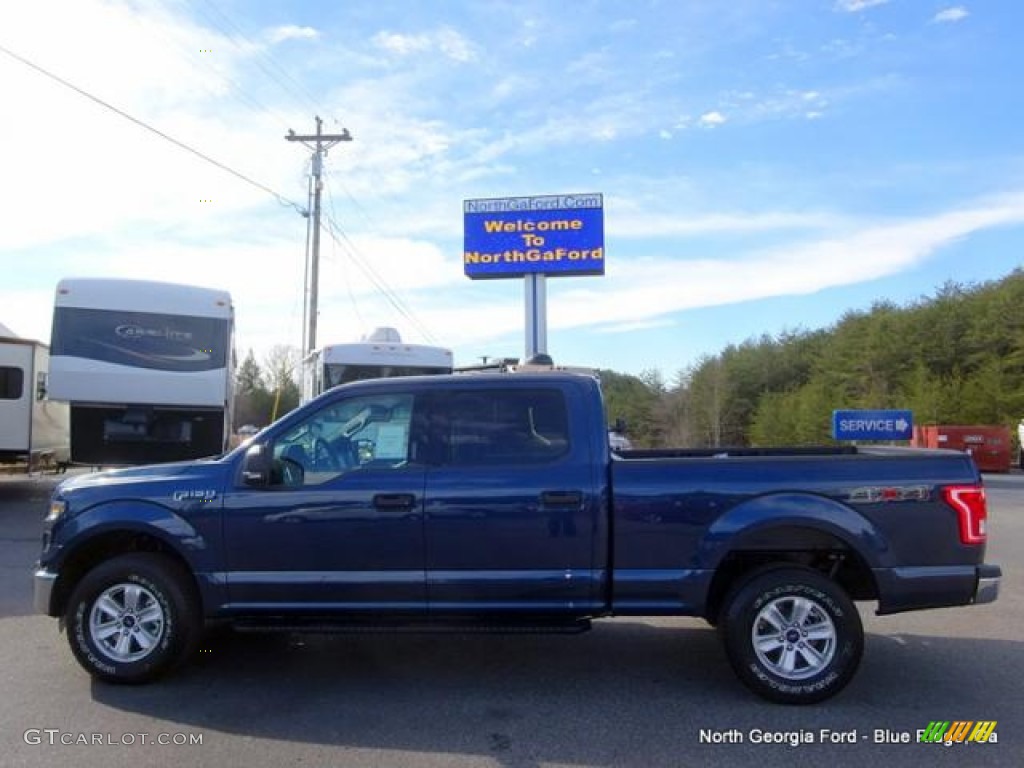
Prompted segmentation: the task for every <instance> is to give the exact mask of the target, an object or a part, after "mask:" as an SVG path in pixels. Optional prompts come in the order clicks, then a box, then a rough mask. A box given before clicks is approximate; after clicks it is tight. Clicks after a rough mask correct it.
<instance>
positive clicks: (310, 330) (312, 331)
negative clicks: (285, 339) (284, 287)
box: [284, 116, 352, 355]
mask: <svg viewBox="0 0 1024 768" xmlns="http://www.w3.org/2000/svg"><path fill="white" fill-rule="evenodd" d="M323 122H324V121H323V120H321V119H320V117H319V116H317V117H316V134H315V135H313V136H299V135H298V134H296V133H295V131H293V130H291V129H289V130H288V135H287V136H285V137H284V138H285V140H286V141H301V142H302V143H303V145H305V146H306V147H308V148H309V149H311V150H313V174H312V185H313V218H312V220H311V221H310V223H309V226H310V227H312V232H313V237H312V241H313V245H312V249H311V251H310V253H309V254H308V257H307V258H308V264H307V270H306V276H307V279H308V281H309V282H308V284H307V285H306V296H307V297H308V298H307V301H306V307H307V310H306V311H307V312H308V317H307V318H306V333H305V349H303V350H302V352H303V355H307V354H309V353H310V352H312V351H313V350H314V349H316V316H317V311H318V309H317V296H318V295H319V292H320V192H321V190H323V188H324V184H323V181H321V179H320V172H321V170H322V169H323V158H324V157H325V156H326V155H327V150H328V149H330V148H331V147H333V146H334V145H335V144H337V143H338V142H341V141H352V136H351V134H349V132H348V129H347V128H343V129H342V130H341V133H335V134H327V133H324V132H323ZM308 240H309V238H307V241H308Z"/></svg>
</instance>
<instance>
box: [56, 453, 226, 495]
mask: <svg viewBox="0 0 1024 768" xmlns="http://www.w3.org/2000/svg"><path fill="white" fill-rule="evenodd" d="M230 466H231V465H230V463H229V462H225V461H222V460H218V459H209V460H201V461H182V462H175V463H172V464H150V465H146V466H142V467H127V468H125V469H111V470H106V471H103V472H91V473H88V474H84V475H78V476H76V477H71V478H68V479H67V480H65V481H64V482H63V483H61V484H60V485H58V486H57V488H56V490H55V491H54V497H55V498H64V499H69V500H71V499H81V500H87V501H88V502H91V501H94V500H96V501H98V500H101V499H102V500H111V499H125V498H132V499H153V500H156V499H163V498H166V497H167V496H172V497H173V496H177V497H178V498H179V499H182V498H185V495H188V494H192V493H207V494H208V493H210V492H216V493H217V494H219V492H220V490H221V489H222V488H223V487H224V479H225V476H226V474H227V472H228V471H229V468H230Z"/></svg>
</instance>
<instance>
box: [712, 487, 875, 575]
mask: <svg viewBox="0 0 1024 768" xmlns="http://www.w3.org/2000/svg"><path fill="white" fill-rule="evenodd" d="M786 529H792V530H801V531H806V532H807V534H808V536H809V538H808V539H807V540H813V534H814V532H820V533H825V534H830V535H831V536H834V537H835V538H837V539H839V540H840V541H842V542H843V543H844V544H846V545H847V546H848V547H849V548H850V549H852V550H854V551H855V552H856V553H857V554H858V555H859V556H860V557H861V558H862V559H863V560H864V562H865V563H866V564H867V565H868V567H870V568H876V567H878V566H879V565H880V562H881V560H883V559H884V556H885V553H886V552H887V551H888V549H889V543H888V541H887V540H886V538H885V536H884V535H883V534H882V532H881V531H880V530H879V529H878V528H877V527H876V526H875V525H874V524H873V523H872V522H871V521H870V520H868V519H867V518H866V517H864V516H863V515H861V514H860V513H859V512H857V511H856V510H854V509H851V508H850V507H848V506H846V505H844V504H841V503H840V502H838V501H835V500H834V499H830V498H828V497H826V496H819V495H816V494H812V493H778V494H767V495H764V496H758V497H756V498H753V499H749V500H747V501H744V502H741V503H740V504H737V505H736V506H735V507H733V508H732V509H730V510H729V511H728V512H726V513H725V514H723V515H722V516H721V517H719V518H717V519H716V520H715V521H714V522H713V523H712V524H711V525H710V526H709V527H708V529H707V530H706V531H705V532H704V536H703V537H702V538H701V540H700V542H699V545H698V553H697V559H698V562H699V563H700V567H701V568H706V569H709V570H711V571H714V570H715V569H716V568H717V567H718V566H719V565H720V564H721V562H722V560H724V559H725V557H726V556H727V555H728V554H729V553H730V552H734V551H738V550H744V549H759V548H761V549H779V548H780V546H779V545H780V544H782V545H784V544H785V538H784V534H783V538H781V539H780V537H779V534H780V533H781V532H784V531H785V530H786ZM793 544H794V545H797V546H799V545H800V542H799V541H797V540H796V538H794V541H793ZM782 548H784V547H782Z"/></svg>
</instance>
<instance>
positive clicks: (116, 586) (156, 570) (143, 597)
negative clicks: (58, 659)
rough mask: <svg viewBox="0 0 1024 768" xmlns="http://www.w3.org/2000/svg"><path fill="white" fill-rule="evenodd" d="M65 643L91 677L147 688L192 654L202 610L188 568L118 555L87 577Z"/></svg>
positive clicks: (146, 556)
mask: <svg viewBox="0 0 1024 768" xmlns="http://www.w3.org/2000/svg"><path fill="white" fill-rule="evenodd" d="M64 618H65V622H66V626H67V630H68V642H69V643H70V645H71V651H72V652H73V653H74V654H75V658H76V659H77V660H78V663H79V664H81V665H82V667H84V668H85V670H86V671H87V672H89V674H91V675H92V676H93V677H96V678H98V679H100V680H105V681H107V682H111V683H145V682H149V681H151V680H155V679H156V678H158V677H160V676H161V675H163V674H164V673H165V672H167V671H168V670H169V669H170V668H171V667H173V666H174V665H175V664H177V663H178V662H180V661H183V660H184V659H185V658H187V657H188V656H189V655H191V653H192V652H193V651H194V650H195V647H196V644H197V643H198V641H199V638H200V637H201V635H202V612H201V610H200V607H199V599H198V597H197V595H196V594H195V587H194V584H193V583H192V581H191V579H190V578H189V576H188V574H187V573H186V572H185V570H184V569H183V568H182V567H181V566H180V565H178V563H177V562H175V561H174V560H172V559H171V558H169V557H167V556H165V555H159V554H153V553H137V554H128V555H119V556H118V557H115V558H113V559H111V560H109V561H107V562H105V563H102V564H100V565H98V566H96V567H95V568H93V569H92V570H91V571H89V572H88V573H87V574H86V575H85V576H84V577H83V578H82V580H81V581H80V582H79V583H78V585H77V586H76V587H75V589H74V590H73V591H72V593H71V599H70V600H69V601H68V605H67V611H66V612H65V616H64Z"/></svg>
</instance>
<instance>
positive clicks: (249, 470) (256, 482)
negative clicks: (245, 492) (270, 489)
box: [242, 444, 270, 486]
mask: <svg viewBox="0 0 1024 768" xmlns="http://www.w3.org/2000/svg"><path fill="white" fill-rule="evenodd" d="M265 449H266V446H265V445H262V444H257V445H250V446H249V449H248V450H247V451H246V452H245V458H244V459H242V482H243V483H245V484H246V485H253V486H265V485H270V456H269V454H268V452H267V451H266V450H265Z"/></svg>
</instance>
